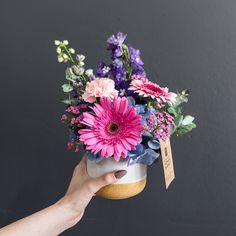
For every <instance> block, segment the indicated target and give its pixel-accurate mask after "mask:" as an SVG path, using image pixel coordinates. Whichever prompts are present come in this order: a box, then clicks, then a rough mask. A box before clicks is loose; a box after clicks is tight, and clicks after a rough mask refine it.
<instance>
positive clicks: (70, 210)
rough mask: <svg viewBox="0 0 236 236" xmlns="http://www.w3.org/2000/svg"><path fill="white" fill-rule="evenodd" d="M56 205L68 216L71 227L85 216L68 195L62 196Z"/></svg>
mask: <svg viewBox="0 0 236 236" xmlns="http://www.w3.org/2000/svg"><path fill="white" fill-rule="evenodd" d="M55 205H56V207H57V208H59V209H60V210H61V211H62V212H63V214H65V215H66V216H67V221H68V226H69V227H72V226H74V225H76V224H77V223H78V222H79V221H80V219H81V218H82V216H83V212H79V211H78V210H76V207H75V206H74V204H73V202H72V201H71V200H70V198H69V197H68V196H64V197H63V198H61V199H60V200H59V201H58V202H56V203H55Z"/></svg>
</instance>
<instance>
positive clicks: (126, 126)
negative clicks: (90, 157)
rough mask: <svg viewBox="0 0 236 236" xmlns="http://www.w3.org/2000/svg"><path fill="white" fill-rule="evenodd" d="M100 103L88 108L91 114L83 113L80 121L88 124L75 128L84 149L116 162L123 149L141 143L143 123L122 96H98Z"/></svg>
mask: <svg viewBox="0 0 236 236" xmlns="http://www.w3.org/2000/svg"><path fill="white" fill-rule="evenodd" d="M100 102H101V103H100V104H95V106H94V107H92V110H93V111H94V114H91V113H89V112H85V113H84V114H83V120H82V121H81V122H82V123H84V124H86V125H87V126H89V127H88V128H86V129H81V130H80V131H79V134H81V136H80V141H82V142H84V144H85V145H86V149H87V150H90V151H91V152H93V153H94V154H96V153H98V152H100V156H101V157H106V158H108V157H112V156H114V159H115V160H116V161H119V159H120V157H122V158H126V157H127V152H128V151H130V150H135V148H136V146H137V145H138V144H139V143H140V142H141V132H142V130H143V125H142V122H141V116H140V115H138V114H137V112H136V109H135V108H134V107H131V106H129V105H128V100H127V98H125V97H122V98H121V97H118V98H116V99H114V100H113V101H111V100H110V99H108V98H102V99H101V101H100Z"/></svg>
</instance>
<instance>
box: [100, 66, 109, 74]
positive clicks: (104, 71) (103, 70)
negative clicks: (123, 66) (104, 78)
mask: <svg viewBox="0 0 236 236" xmlns="http://www.w3.org/2000/svg"><path fill="white" fill-rule="evenodd" d="M109 71H110V67H108V66H104V67H103V68H102V72H103V73H104V74H106V73H108V72H109Z"/></svg>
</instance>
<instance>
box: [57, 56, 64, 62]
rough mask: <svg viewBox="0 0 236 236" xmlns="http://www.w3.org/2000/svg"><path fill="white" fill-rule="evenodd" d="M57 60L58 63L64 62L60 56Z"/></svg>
mask: <svg viewBox="0 0 236 236" xmlns="http://www.w3.org/2000/svg"><path fill="white" fill-rule="evenodd" d="M57 60H58V62H60V63H61V62H63V61H64V59H63V57H62V56H61V55H58V57H57Z"/></svg>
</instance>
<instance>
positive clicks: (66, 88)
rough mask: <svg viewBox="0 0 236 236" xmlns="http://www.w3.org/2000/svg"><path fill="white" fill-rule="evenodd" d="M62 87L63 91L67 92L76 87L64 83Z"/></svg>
mask: <svg viewBox="0 0 236 236" xmlns="http://www.w3.org/2000/svg"><path fill="white" fill-rule="evenodd" d="M61 87H62V90H63V92H65V93H69V92H71V91H72V90H74V88H73V87H72V86H71V85H70V84H63V85H62V86H61Z"/></svg>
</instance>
